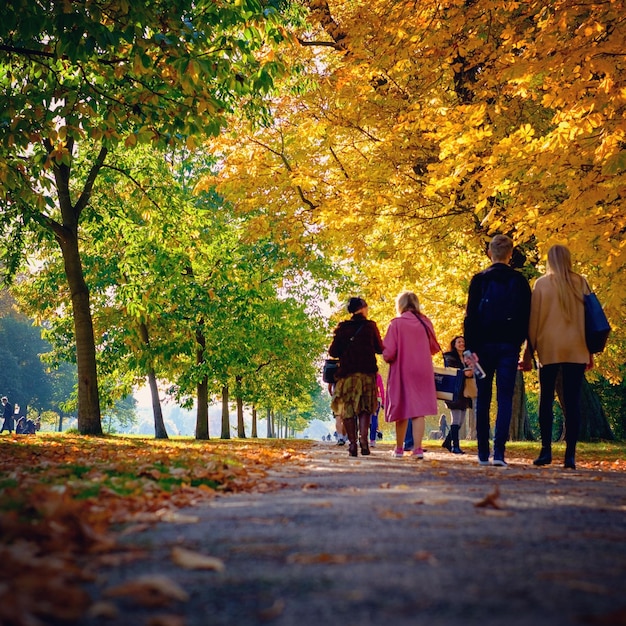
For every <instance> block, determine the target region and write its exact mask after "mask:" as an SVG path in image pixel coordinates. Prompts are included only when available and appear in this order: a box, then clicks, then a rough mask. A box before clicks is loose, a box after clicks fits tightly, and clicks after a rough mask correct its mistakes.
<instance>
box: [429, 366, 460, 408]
mask: <svg viewBox="0 0 626 626" xmlns="http://www.w3.org/2000/svg"><path fill="white" fill-rule="evenodd" d="M433 371H434V373H435V390H436V392H437V399H438V400H447V401H448V402H458V401H459V400H460V399H461V397H462V394H463V383H464V382H465V374H464V373H463V370H461V369H457V368H456V367H440V366H439V365H433Z"/></svg>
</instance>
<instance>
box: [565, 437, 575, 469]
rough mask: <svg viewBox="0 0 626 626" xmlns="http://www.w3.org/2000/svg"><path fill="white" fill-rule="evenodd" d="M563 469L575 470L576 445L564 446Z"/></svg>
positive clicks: (568, 444)
mask: <svg viewBox="0 0 626 626" xmlns="http://www.w3.org/2000/svg"><path fill="white" fill-rule="evenodd" d="M564 467H565V469H576V444H575V443H567V445H566V446H565V463H564Z"/></svg>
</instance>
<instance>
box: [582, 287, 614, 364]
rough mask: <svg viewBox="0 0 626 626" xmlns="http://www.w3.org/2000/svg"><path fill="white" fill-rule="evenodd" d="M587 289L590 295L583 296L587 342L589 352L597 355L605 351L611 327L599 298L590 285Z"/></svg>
mask: <svg viewBox="0 0 626 626" xmlns="http://www.w3.org/2000/svg"><path fill="white" fill-rule="evenodd" d="M585 282H586V281H585ZM587 289H588V291H589V293H586V294H583V303H584V305H585V342H586V343H587V349H588V350H589V352H591V354H596V353H597V352H602V351H603V350H604V348H605V346H606V342H607V339H608V338H609V333H610V332H611V326H610V324H609V320H608V319H607V318H606V315H605V314H604V310H603V309H602V305H601V304H600V301H599V300H598V296H596V294H595V293H593V291H591V289H589V284H587Z"/></svg>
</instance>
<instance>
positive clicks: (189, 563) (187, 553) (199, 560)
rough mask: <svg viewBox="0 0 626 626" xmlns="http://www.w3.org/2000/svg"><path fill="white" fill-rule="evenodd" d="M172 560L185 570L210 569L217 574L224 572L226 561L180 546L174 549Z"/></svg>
mask: <svg viewBox="0 0 626 626" xmlns="http://www.w3.org/2000/svg"><path fill="white" fill-rule="evenodd" d="M171 558H172V561H173V562H174V563H176V565H180V567H184V568H185V569H208V570H213V571H215V572H222V571H223V570H224V567H225V566H224V561H222V560H221V559H218V558H216V557H214V556H206V555H204V554H198V553H197V552H193V551H191V550H186V549H185V548H179V547H178V546H176V547H174V548H172V553H171Z"/></svg>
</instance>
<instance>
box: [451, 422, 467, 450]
mask: <svg viewBox="0 0 626 626" xmlns="http://www.w3.org/2000/svg"><path fill="white" fill-rule="evenodd" d="M460 429H461V427H460V426H459V425H458V424H452V426H450V435H451V439H452V452H453V453H454V454H465V452H463V450H461V447H460V446H459V430H460Z"/></svg>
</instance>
